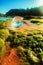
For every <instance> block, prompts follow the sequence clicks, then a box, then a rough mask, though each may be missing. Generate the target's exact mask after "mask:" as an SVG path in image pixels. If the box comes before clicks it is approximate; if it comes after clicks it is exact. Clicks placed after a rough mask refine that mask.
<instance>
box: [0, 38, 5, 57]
mask: <svg viewBox="0 0 43 65" xmlns="http://www.w3.org/2000/svg"><path fill="white" fill-rule="evenodd" d="M4 53H5V42H4V40H3V39H1V38H0V57H2V56H3V55H4Z"/></svg>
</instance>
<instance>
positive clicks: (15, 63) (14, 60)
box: [2, 49, 19, 65]
mask: <svg viewBox="0 0 43 65" xmlns="http://www.w3.org/2000/svg"><path fill="white" fill-rule="evenodd" d="M2 65H19V57H18V56H17V55H16V50H14V49H12V50H11V52H10V54H9V55H8V56H6V57H4V58H3V61H2Z"/></svg>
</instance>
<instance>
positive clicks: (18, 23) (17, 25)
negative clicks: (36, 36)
mask: <svg viewBox="0 0 43 65" xmlns="http://www.w3.org/2000/svg"><path fill="white" fill-rule="evenodd" d="M22 25H23V22H13V23H12V26H13V27H14V28H19V27H20V26H22Z"/></svg>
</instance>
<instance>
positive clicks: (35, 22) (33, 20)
mask: <svg viewBox="0 0 43 65" xmlns="http://www.w3.org/2000/svg"><path fill="white" fill-rule="evenodd" d="M31 23H34V24H38V25H40V24H43V19H31Z"/></svg>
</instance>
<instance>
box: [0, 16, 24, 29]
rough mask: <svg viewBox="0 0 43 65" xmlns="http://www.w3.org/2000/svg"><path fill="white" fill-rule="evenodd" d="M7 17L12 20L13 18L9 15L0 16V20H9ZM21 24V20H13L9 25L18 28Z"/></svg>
mask: <svg viewBox="0 0 43 65" xmlns="http://www.w3.org/2000/svg"><path fill="white" fill-rule="evenodd" d="M9 19H10V20H12V19H13V18H11V17H0V20H2V21H6V20H9ZM22 25H23V22H19V21H18V22H15V21H13V22H12V25H11V26H12V27H14V28H19V27H20V26H22Z"/></svg>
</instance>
